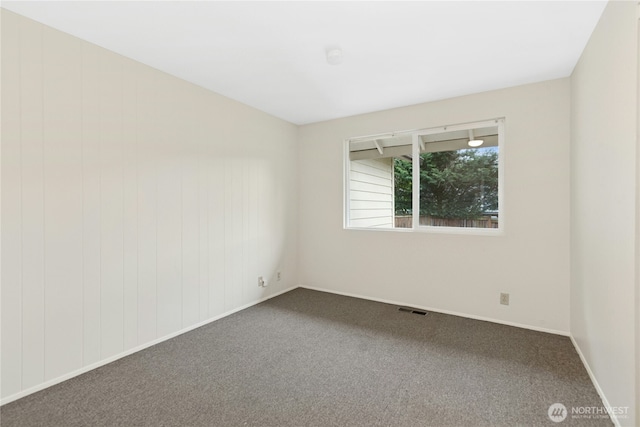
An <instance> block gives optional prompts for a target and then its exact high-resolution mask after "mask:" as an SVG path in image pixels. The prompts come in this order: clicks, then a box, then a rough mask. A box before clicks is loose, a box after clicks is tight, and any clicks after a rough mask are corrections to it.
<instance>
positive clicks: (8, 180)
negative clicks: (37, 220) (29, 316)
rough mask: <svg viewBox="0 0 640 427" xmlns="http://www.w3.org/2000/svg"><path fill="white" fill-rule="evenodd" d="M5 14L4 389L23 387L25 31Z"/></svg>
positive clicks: (3, 108)
mask: <svg viewBox="0 0 640 427" xmlns="http://www.w3.org/2000/svg"><path fill="white" fill-rule="evenodd" d="M6 18H7V16H6V14H5V13H4V12H3V13H2V236H1V238H2V354H1V356H2V367H1V368H2V392H3V393H5V394H7V393H9V394H10V393H16V392H18V391H20V389H21V388H22V357H23V349H22V333H21V328H22V313H21V308H22V277H21V260H20V256H21V254H22V249H21V245H22V236H21V231H22V223H21V221H22V219H21V212H20V208H21V203H20V193H21V176H20V175H21V174H20V163H21V159H20V157H21V153H20V86H21V82H20V80H21V76H20V50H19V40H20V29H19V26H18V23H17V22H16V21H13V20H9V19H6Z"/></svg>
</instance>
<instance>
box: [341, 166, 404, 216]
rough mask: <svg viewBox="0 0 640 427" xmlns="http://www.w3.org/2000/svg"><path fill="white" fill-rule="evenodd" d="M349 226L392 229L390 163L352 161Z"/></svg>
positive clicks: (391, 168)
mask: <svg viewBox="0 0 640 427" xmlns="http://www.w3.org/2000/svg"><path fill="white" fill-rule="evenodd" d="M349 169H350V170H349V207H350V209H349V226H350V227H379V228H393V226H394V224H393V221H394V220H393V159H392V158H390V157H387V158H384V159H368V160H353V161H351V162H350V168H349Z"/></svg>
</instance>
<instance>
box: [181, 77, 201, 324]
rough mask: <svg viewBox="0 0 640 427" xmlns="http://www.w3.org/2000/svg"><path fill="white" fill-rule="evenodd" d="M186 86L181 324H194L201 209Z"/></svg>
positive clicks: (191, 112)
mask: <svg viewBox="0 0 640 427" xmlns="http://www.w3.org/2000/svg"><path fill="white" fill-rule="evenodd" d="M193 89H194V88H192V87H189V88H188V89H187V91H186V92H184V93H183V94H182V95H181V96H182V99H180V102H179V104H180V105H186V106H189V107H187V108H184V109H180V110H179V119H180V123H181V125H180V128H179V129H180V134H181V135H182V136H183V139H182V144H181V146H182V147H183V150H182V152H181V154H180V157H181V158H182V164H181V165H180V166H181V168H182V327H185V326H188V325H193V324H194V323H197V322H198V320H199V318H200V301H199V293H200V277H199V276H200V265H199V263H200V254H199V250H200V241H199V234H200V233H199V231H198V229H199V227H200V210H199V206H198V203H199V201H198V197H199V188H198V178H199V171H198V166H199V164H200V159H199V157H198V150H199V147H198V140H197V137H198V133H197V130H196V126H195V116H194V109H193V106H192V105H190V103H189V102H188V100H189V99H193V98H195V96H193V94H192V91H193Z"/></svg>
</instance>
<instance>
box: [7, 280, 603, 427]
mask: <svg viewBox="0 0 640 427" xmlns="http://www.w3.org/2000/svg"><path fill="white" fill-rule="evenodd" d="M556 402H560V403H563V404H564V405H565V406H566V407H567V408H569V411H571V407H572V406H575V407H578V406H597V407H601V406H602V402H601V401H600V399H599V398H598V395H597V393H596V391H595V389H594V387H593V385H592V384H591V382H590V380H589V377H588V376H587V373H586V371H585V369H584V367H583V365H582V364H581V362H580V359H579V357H578V355H577V354H576V352H575V350H574V348H573V346H572V344H571V342H570V341H569V339H568V338H566V337H560V336H555V335H550V334H545V333H541V332H534V331H529V330H524V329H519V328H514V327H510V326H503V325H497V324H493V323H489V322H481V321H477V320H470V319H465V318H461V317H456V316H449V315H444V314H437V313H429V314H427V315H426V316H420V315H417V314H411V313H406V312H401V311H398V309H397V307H395V306H392V305H387V304H381V303H376V302H371V301H364V300H359V299H355V298H348V297H343V296H337V295H332V294H328V293H323V292H316V291H311V290H306V289H296V290H294V291H291V292H289V293H286V294H284V295H281V296H279V297H277V298H273V299H271V300H269V301H267V302H264V303H262V304H259V305H257V306H254V307H251V308H249V309H246V310H244V311H242V312H239V313H236V314H234V315H232V316H229V317H226V318H224V319H221V320H219V321H216V322H213V323H211V324H209V325H207V326H204V327H201V328H199V329H197V330H194V331H192V332H189V333H187V334H184V335H182V336H179V337H177V338H174V339H172V340H169V341H167V342H164V343H161V344H159V345H156V346H154V347H151V348H149V349H147V350H144V351H142V352H138V353H136V354H133V355H131V356H128V357H126V358H123V359H120V360H118V361H116V362H114V363H111V364H109V365H107V366H104V367H102V368H99V369H96V370H94V371H91V372H88V373H86V374H84V375H81V376H79V377H76V378H73V379H71V380H69V381H66V382H64V383H62V384H59V385H57V386H54V387H51V388H49V389H47V390H44V391H41V392H39V393H35V394H33V395H30V396H27V397H25V398H23V399H20V400H18V401H16V402H13V403H10V404H7V405H5V406H3V407H2V408H1V409H0V420H1V423H2V427H10V426H114V425H121V426H278V427H280V426H296V427H299V426H483V425H487V426H489V425H491V426H499V425H503V426H516V425H524V426H533V425H541V426H544V425H547V426H549V425H563V426H564V425H588V426H591V425H594V426H595V425H608V426H610V425H612V423H611V421H610V420H609V419H608V418H605V419H602V418H598V419H577V418H572V416H571V415H569V416H568V417H567V418H566V419H565V420H564V421H563V422H562V423H558V424H556V423H553V422H551V421H550V419H549V418H548V415H547V410H548V408H549V405H551V404H553V403H556Z"/></svg>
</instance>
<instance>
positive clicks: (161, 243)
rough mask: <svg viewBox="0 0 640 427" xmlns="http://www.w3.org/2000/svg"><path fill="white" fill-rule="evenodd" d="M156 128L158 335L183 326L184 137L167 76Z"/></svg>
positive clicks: (173, 89) (174, 93) (161, 79)
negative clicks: (182, 151) (157, 131)
mask: <svg viewBox="0 0 640 427" xmlns="http://www.w3.org/2000/svg"><path fill="white" fill-rule="evenodd" d="M157 83H158V84H159V85H160V86H161V87H163V88H164V90H163V91H162V92H159V96H160V99H158V104H157V105H158V110H157V112H158V114H157V117H156V119H157V121H156V125H157V126H159V127H160V129H161V131H162V132H161V134H159V135H158V136H157V146H158V150H157V151H158V155H159V160H158V225H157V233H158V243H157V245H158V247H157V250H158V265H157V270H158V307H157V315H158V335H159V336H163V335H167V334H170V333H172V332H175V331H177V330H179V329H180V326H181V324H182V273H181V270H182V255H181V253H182V225H181V221H182V203H181V200H182V182H181V181H182V173H181V172H182V171H181V168H180V163H181V161H182V159H181V158H180V152H181V150H182V147H181V146H182V144H183V135H180V134H179V132H178V130H177V128H176V122H177V117H178V114H177V106H176V98H177V90H178V89H177V88H176V85H174V84H172V83H173V81H172V80H171V78H170V77H169V76H167V75H161V76H159V79H158V82H157Z"/></svg>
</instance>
